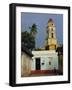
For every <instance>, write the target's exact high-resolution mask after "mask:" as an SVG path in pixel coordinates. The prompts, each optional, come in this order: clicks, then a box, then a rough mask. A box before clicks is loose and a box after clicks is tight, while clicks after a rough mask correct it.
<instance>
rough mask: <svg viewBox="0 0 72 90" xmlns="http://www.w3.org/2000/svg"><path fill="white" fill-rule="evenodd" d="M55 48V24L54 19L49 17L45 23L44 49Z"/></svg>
mask: <svg viewBox="0 0 72 90" xmlns="http://www.w3.org/2000/svg"><path fill="white" fill-rule="evenodd" d="M56 48H57V38H56V26H55V23H54V21H53V20H52V19H51V18H50V19H49V20H48V25H47V39H46V49H47V50H56Z"/></svg>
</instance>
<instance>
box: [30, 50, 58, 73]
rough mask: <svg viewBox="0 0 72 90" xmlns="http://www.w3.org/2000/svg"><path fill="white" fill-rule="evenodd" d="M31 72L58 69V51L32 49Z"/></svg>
mask: <svg viewBox="0 0 72 90" xmlns="http://www.w3.org/2000/svg"><path fill="white" fill-rule="evenodd" d="M32 54H33V55H34V56H33V57H32V63H31V64H32V65H31V71H32V73H48V72H51V71H53V70H54V69H56V70H58V53H57V52H55V51H54V50H52V51H32Z"/></svg>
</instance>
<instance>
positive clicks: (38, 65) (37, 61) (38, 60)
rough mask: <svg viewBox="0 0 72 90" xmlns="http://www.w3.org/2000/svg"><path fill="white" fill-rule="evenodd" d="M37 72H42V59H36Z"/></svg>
mask: <svg viewBox="0 0 72 90" xmlns="http://www.w3.org/2000/svg"><path fill="white" fill-rule="evenodd" d="M36 70H40V58H36Z"/></svg>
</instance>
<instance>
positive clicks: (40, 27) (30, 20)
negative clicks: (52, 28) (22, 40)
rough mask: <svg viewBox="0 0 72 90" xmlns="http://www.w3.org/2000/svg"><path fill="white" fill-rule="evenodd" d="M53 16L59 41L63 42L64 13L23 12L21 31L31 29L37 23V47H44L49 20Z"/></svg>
mask: <svg viewBox="0 0 72 90" xmlns="http://www.w3.org/2000/svg"><path fill="white" fill-rule="evenodd" d="M50 18H52V19H53V21H54V23H55V25H56V37H57V40H58V42H59V43H63V15H62V14H48V13H47V14H45V13H26V12H22V13H21V31H30V29H29V27H31V26H32V24H34V23H35V24H36V25H37V32H38V33H37V35H36V47H44V45H45V38H46V30H47V29H46V27H47V23H48V20H49V19H50Z"/></svg>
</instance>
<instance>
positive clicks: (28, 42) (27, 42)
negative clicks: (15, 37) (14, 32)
mask: <svg viewBox="0 0 72 90" xmlns="http://www.w3.org/2000/svg"><path fill="white" fill-rule="evenodd" d="M36 33H37V28H36V24H33V25H32V27H30V32H27V31H24V32H22V33H21V42H22V45H23V46H24V47H26V48H28V49H30V50H33V49H34V48H35V36H36Z"/></svg>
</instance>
